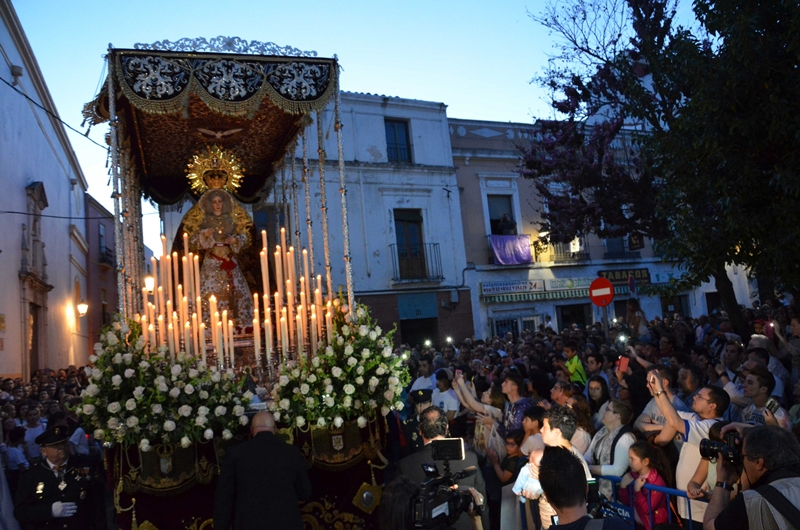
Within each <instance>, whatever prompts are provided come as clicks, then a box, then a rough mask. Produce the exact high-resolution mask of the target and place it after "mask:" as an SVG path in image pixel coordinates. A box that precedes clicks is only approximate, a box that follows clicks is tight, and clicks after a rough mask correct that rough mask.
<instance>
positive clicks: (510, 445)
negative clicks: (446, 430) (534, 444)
mask: <svg viewBox="0 0 800 530" xmlns="http://www.w3.org/2000/svg"><path fill="white" fill-rule="evenodd" d="M524 437H525V433H524V432H523V431H520V430H517V431H512V432H510V433H508V435H506V437H505V442H506V456H505V458H503V459H502V461H501V459H500V458H499V457H498V456H497V453H496V452H495V451H494V450H492V449H489V452H488V453H487V457H488V459H489V463H490V465H491V471H492V472H494V474H495V476H496V478H497V480H496V481H495V480H492V481H488V480H487V481H486V496H487V498H488V505H489V521H490V527H491V528H501V527H502V528H507V527H508V526H509V525H513V521H515V520H516V513H513V512H512V513H510V514H509V513H505V510H502V509H501V507H500V506H501V499H502V489H503V487H504V486H507V485H509V484H513V483H514V481H516V480H517V474H518V473H519V471H518V468H517V463H518V462H519V460H520V458H522V457H523V454H522V452H521V451H520V446H521V445H522V440H523V438H524ZM490 484H492V485H493V486H495V487H490V486H489V485H490ZM501 521H503V522H505V523H506V524H501Z"/></svg>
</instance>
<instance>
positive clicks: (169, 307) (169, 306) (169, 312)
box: [164, 300, 172, 323]
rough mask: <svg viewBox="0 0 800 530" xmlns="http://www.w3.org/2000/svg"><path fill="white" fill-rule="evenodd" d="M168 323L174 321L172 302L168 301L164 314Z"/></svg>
mask: <svg viewBox="0 0 800 530" xmlns="http://www.w3.org/2000/svg"><path fill="white" fill-rule="evenodd" d="M164 316H165V317H167V318H166V321H167V323H169V322H170V320H171V319H172V300H167V310H166V311H165V312H164Z"/></svg>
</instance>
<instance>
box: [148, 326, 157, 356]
mask: <svg viewBox="0 0 800 530" xmlns="http://www.w3.org/2000/svg"><path fill="white" fill-rule="evenodd" d="M147 334H148V335H149V336H150V353H153V352H154V351H155V349H156V330H155V328H154V327H153V325H152V324H149V325H148V326H147Z"/></svg>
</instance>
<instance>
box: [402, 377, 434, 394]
mask: <svg viewBox="0 0 800 530" xmlns="http://www.w3.org/2000/svg"><path fill="white" fill-rule="evenodd" d="M414 390H436V374H435V373H433V374H431V376H430V377H425V376H424V375H421V376H419V377H417V380H416V381H414V384H413V385H411V390H410V391H409V394H410V393H411V392H413V391H414Z"/></svg>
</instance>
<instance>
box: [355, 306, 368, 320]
mask: <svg viewBox="0 0 800 530" xmlns="http://www.w3.org/2000/svg"><path fill="white" fill-rule="evenodd" d="M365 316H367V312H366V311H364V308H363V307H359V308H358V309H356V317H357V318H359V319H362V318H364V317H365Z"/></svg>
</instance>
